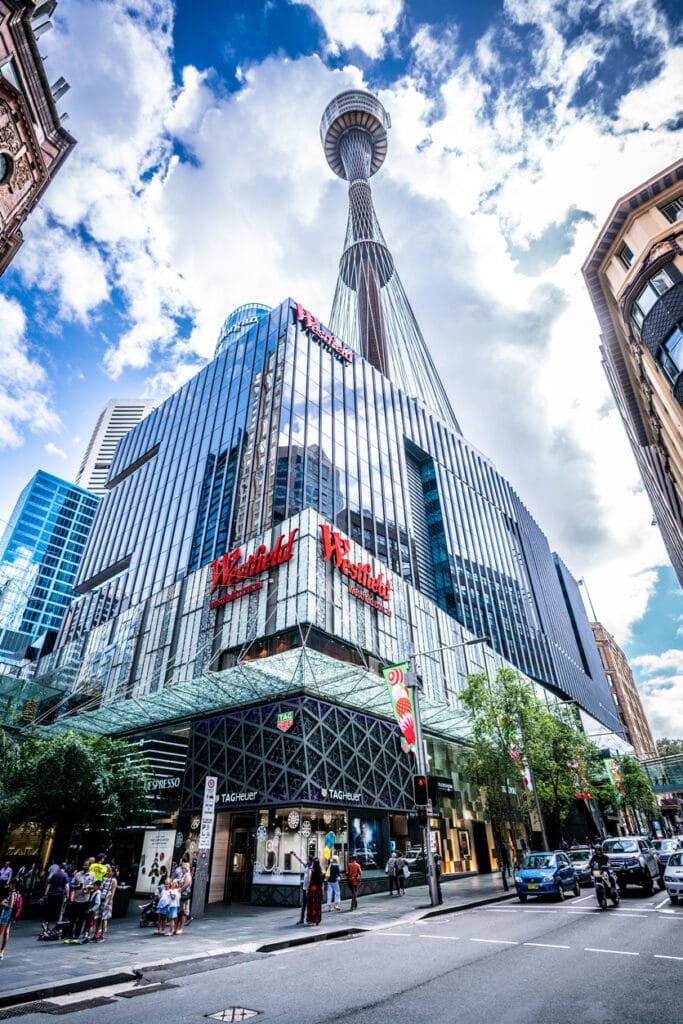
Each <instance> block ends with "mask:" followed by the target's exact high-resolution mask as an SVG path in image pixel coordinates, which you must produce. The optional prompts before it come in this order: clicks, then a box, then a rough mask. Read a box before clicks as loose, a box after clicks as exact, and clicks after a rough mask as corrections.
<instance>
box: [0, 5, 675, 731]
mask: <svg viewBox="0 0 683 1024" xmlns="http://www.w3.org/2000/svg"><path fill="white" fill-rule="evenodd" d="M53 22H54V29H53V31H51V32H49V33H47V34H45V35H43V36H42V37H41V39H40V50H41V53H43V55H44V56H45V58H46V71H47V74H48V79H49V80H50V81H54V80H56V79H57V78H58V77H59V76H60V75H63V76H64V77H65V78H66V79H67V80H68V81H69V83H70V85H71V89H70V91H69V92H68V93H67V94H66V95H65V96H64V98H63V99H62V100H61V101H60V104H59V109H60V112H63V113H66V114H68V120H67V121H66V126H67V127H68V129H69V130H70V131H71V132H72V134H73V135H74V136H75V137H76V138H77V140H78V145H77V147H76V149H75V150H74V152H73V154H72V155H71V156H70V157H69V159H68V161H67V162H66V164H65V165H64V167H63V168H62V170H61V171H60V173H59V175H58V176H57V178H56V179H55V181H54V183H53V184H52V185H51V187H50V189H49V190H48V192H47V193H46V195H45V197H44V198H43V200H42V201H41V204H40V206H39V207H38V208H37V209H36V210H35V211H34V212H33V213H32V214H31V216H30V218H29V219H28V221H27V222H26V225H25V229H24V238H25V241H24V245H23V247H22V249H21V250H20V253H19V255H18V256H17V257H16V258H15V260H14V262H13V264H12V265H11V267H10V269H9V270H8V271H7V272H6V273H5V274H4V276H3V277H2V278H1V279H0V371H1V372H0V465H1V466H2V478H3V487H2V493H1V494H0V520H2V521H6V520H7V519H8V517H9V515H10V512H11V509H12V507H13V505H14V502H15V500H16V498H17V496H18V495H19V492H20V490H21V489H22V487H23V486H24V485H25V483H26V482H27V481H28V479H29V478H30V477H31V476H32V475H33V473H34V472H35V471H36V470H37V469H39V468H42V469H45V470H47V471H48V472H52V473H54V474H56V475H57V476H61V477H64V478H65V479H73V478H74V477H75V474H76V472H77V469H78V465H79V462H80V459H81V457H82V455H83V452H84V448H85V445H86V444H87V441H88V438H89V436H90V433H91V431H92V429H93V427H94V424H95V421H96V419H97V416H98V414H99V412H100V411H101V408H102V407H103V406H104V404H105V403H106V402H107V401H108V400H109V399H110V398H127V397H138V396H143V395H144V396H151V397H154V398H155V399H158V400H162V399H163V398H164V397H166V396H167V395H168V394H170V393H171V392H172V391H174V390H175V389H176V388H177V387H178V386H179V385H180V384H181V383H182V382H184V381H185V380H186V379H188V377H189V376H191V375H192V374H194V373H195V372H196V371H197V370H198V369H200V368H201V366H202V365H204V364H205V362H206V360H207V359H210V358H211V356H212V353H213V350H214V346H215V343H216V339H217V336H218V332H219V329H220V326H221V323H222V322H223V320H224V319H225V317H226V316H227V315H228V313H229V312H230V311H231V310H232V309H234V308H235V307H236V306H238V305H240V304H241V303H243V302H248V301H259V302H265V303H267V304H269V305H275V304H277V303H279V302H280V301H282V300H283V299H284V298H286V297H287V296H290V295H291V296H293V297H294V298H296V299H297V300H299V301H301V302H302V303H303V304H304V306H306V307H307V308H308V309H311V310H313V311H314V312H315V314H316V315H317V316H319V317H320V319H321V320H323V321H325V320H326V319H327V317H328V315H329V310H330V307H331V302H332V296H333V293H334V285H335V280H336V272H337V264H338V260H339V256H340V254H341V248H342V243H343V239H344V231H345V226H346V202H347V200H346V189H345V186H344V183H343V182H341V181H340V180H339V179H337V178H335V176H334V175H333V174H332V172H331V171H330V170H329V168H328V167H327V165H326V163H325V160H324V157H323V153H322V149H321V146H320V139H319V133H318V131H319V123H320V117H321V114H322V112H323V110H324V108H325V106H326V104H327V103H328V102H329V100H330V99H331V98H332V97H333V96H334V95H336V94H337V93H338V92H340V91H342V90H343V89H346V88H349V87H362V88H367V89H370V90H371V91H373V92H375V93H377V95H378V96H379V97H380V99H381V101H382V102H383V104H384V105H385V107H386V108H387V109H388V111H389V112H390V115H391V119H392V127H391V130H390V132H389V150H388V155H387V159H386V162H385V164H384V166H383V167H382V169H381V171H380V172H379V173H378V174H377V175H376V176H375V177H374V178H373V180H372V186H373V196H374V201H375V208H376V211H377V215H378V218H379V221H380V224H381V225H382V230H383V233H384V235H385V238H386V240H387V242H388V244H389V246H390V248H391V250H392V253H393V255H394V258H395V262H396V266H397V268H398V271H399V273H400V276H401V279H402V281H403V285H404V287H405V289H406V292H407V294H408V296H409V299H410V301H411V305H412V306H413V309H414V311H415V313H416V316H417V319H418V322H419V323H420V325H421V327H422V331H423V334H424V336H425V338H426V340H427V343H428V345H429V346H430V349H431V351H432V354H433V356H434V359H435V362H436V365H437V368H438V370H439V372H440V374H441V376H442V378H443V380H444V382H445V385H446V388H447V390H448V393H449V395H450V398H451V402H452V404H453V407H454V409H455V412H456V415H457V417H458V420H459V422H460V425H461V427H462V429H463V432H464V434H465V435H466V437H467V438H468V439H469V440H470V441H471V442H473V443H474V444H475V445H476V446H477V447H478V448H480V449H481V451H483V452H484V453H485V454H486V455H487V456H488V457H489V458H491V459H492V460H493V462H494V463H495V464H496V465H497V466H498V468H499V469H500V470H501V471H502V472H503V473H504V474H505V475H506V476H507V477H508V479H509V480H510V481H511V482H512V484H513V486H514V487H515V488H516V490H517V491H518V492H519V494H520V495H521V497H522V499H523V501H524V502H525V504H526V505H527V507H528V508H529V509H530V511H531V513H532V515H533V516H534V518H535V519H536V520H537V522H538V523H539V524H540V525H541V527H542V529H543V530H544V532H545V533H546V534H547V536H548V538H549V540H550V543H551V546H552V547H553V549H554V550H557V551H558V552H559V553H560V554H561V556H562V557H563V559H564V561H565V562H566V563H567V565H568V566H569V568H570V569H571V571H572V572H573V574H574V575H575V576H576V577H577V578H583V579H584V580H585V582H586V588H587V589H588V592H589V594H590V599H591V601H592V603H593V606H594V608H595V612H596V615H597V617H598V618H599V619H600V621H601V622H603V624H604V625H605V626H606V627H607V628H608V629H609V630H610V631H611V632H612V633H613V634H614V636H615V638H616V639H617V641H618V642H619V643H620V644H621V645H622V646H623V648H624V650H625V652H626V654H627V656H628V657H629V659H630V663H631V666H632V668H633V671H634V674H635V676H636V679H637V682H638V685H639V688H640V691H641V694H642V696H643V701H644V704H645V707H646V710H647V712H648V715H649V718H650V722H651V724H652V727H653V730H654V732H655V735H657V736H665V735H669V736H672V735H673V736H683V652H682V651H681V647H682V645H681V637H682V636H683V606H682V602H681V589H680V587H679V586H678V584H677V581H676V578H675V575H674V573H673V570H672V569H671V567H670V565H669V563H668V560H667V556H666V553H665V550H664V546H663V544H662V541H661V538H660V536H659V533H658V531H657V529H656V527H655V526H653V525H652V518H653V517H652V511H651V508H650V506H649V502H648V499H647V496H646V495H645V493H644V490H643V487H642V483H641V481H640V478H639V475H638V472H637V469H636V465H635V462H634V460H633V457H632V455H631V452H630V449H629V447H628V444H627V441H626V436H625V433H624V430H623V427H622V425H621V421H620V419H619V416H618V414H617V412H616V409H615V407H614V404H613V401H612V398H611V394H610V391H609V388H608V385H607V381H606V377H605V375H604V372H603V370H602V368H601V365H600V356H599V331H598V324H597V320H596V317H595V315H594V312H593V309H592V306H591V304H590V301H589V298H588V294H587V291H586V288H585V285H584V283H583V279H582V277H581V272H580V268H581V265H582V263H583V261H584V260H585V258H586V256H587V254H588V252H589V250H590V248H591V245H592V243H593V241H594V239H595V237H596V234H597V232H598V231H599V229H600V228H601V227H602V225H603V223H604V221H605V220H606V218H607V216H608V214H609V212H610V209H611V208H612V206H613V204H614V203H615V202H616V200H617V199H618V198H619V197H620V196H621V195H623V194H624V193H626V192H628V191H630V190H631V189H632V188H633V187H635V186H636V185H637V184H639V183H640V182H641V181H644V180H645V179H646V178H649V177H650V176H651V175H652V174H654V173H655V172H657V171H659V170H660V169H662V168H664V167H666V166H667V165H669V164H670V163H672V162H673V161H674V160H675V159H677V158H678V157H679V156H680V131H679V129H680V126H681V125H682V124H683V111H682V109H681V97H683V59H682V57H683V54H682V52H681V51H682V49H683V46H682V43H681V21H680V5H679V4H678V2H677V0H507V2H504V3H497V2H492V0H481V2H479V3H478V4H476V5H473V4H470V3H464V2H461V0H458V2H450V3H448V2H444V0H372V3H370V2H365V3H364V2H361V0H346V2H343V3H340V2H338V0H212V2H211V3H209V2H207V0H193V2H190V0H178V2H177V3H175V4H174V3H172V2H171V0H137V2H136V0H129V2H123V0H60V2H59V6H58V7H57V10H56V12H55V15H54V17H53ZM2 525H3V522H0V527H1V526H2ZM584 593H585V589H584Z"/></svg>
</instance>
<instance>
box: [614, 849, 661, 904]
mask: <svg viewBox="0 0 683 1024" xmlns="http://www.w3.org/2000/svg"><path fill="white" fill-rule="evenodd" d="M602 852H603V853H605V854H607V857H608V858H609V863H610V867H611V869H612V871H614V873H615V875H616V876H617V882H618V883H619V888H620V889H624V888H626V886H627V885H639V886H640V887H641V889H642V890H643V892H644V893H645V895H646V896H651V895H652V893H653V892H654V891H655V884H657V885H658V886H659V887H660V888H661V886H662V883H661V881H660V878H659V862H658V861H657V856H656V854H655V852H654V850H653V849H652V847H651V846H650V845H649V843H648V842H647V840H645V839H640V838H639V837H638V836H623V837H622V838H621V839H605V840H604V841H603V844H602Z"/></svg>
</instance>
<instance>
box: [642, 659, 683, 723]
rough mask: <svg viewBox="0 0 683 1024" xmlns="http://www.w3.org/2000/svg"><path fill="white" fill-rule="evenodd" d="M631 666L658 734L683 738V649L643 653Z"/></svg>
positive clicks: (648, 714)
mask: <svg viewBox="0 0 683 1024" xmlns="http://www.w3.org/2000/svg"><path fill="white" fill-rule="evenodd" d="M631 666H632V668H633V669H634V670H635V673H636V675H637V676H638V684H639V689H640V693H641V697H642V700H643V706H644V707H645V712H646V714H647V717H648V720H649V722H650V726H651V728H652V731H653V733H654V734H655V736H657V737H659V738H661V737H663V736H673V737H677V736H679V737H683V651H681V650H668V651H663V652H662V653H661V654H646V655H641V656H640V657H638V658H633V659H631Z"/></svg>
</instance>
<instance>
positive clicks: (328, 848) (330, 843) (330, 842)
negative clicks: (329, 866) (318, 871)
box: [323, 832, 334, 860]
mask: <svg viewBox="0 0 683 1024" xmlns="http://www.w3.org/2000/svg"><path fill="white" fill-rule="evenodd" d="M333 851H334V832H328V833H327V835H326V836H325V849H324V850H323V860H329V859H330V857H331V856H332V853H333Z"/></svg>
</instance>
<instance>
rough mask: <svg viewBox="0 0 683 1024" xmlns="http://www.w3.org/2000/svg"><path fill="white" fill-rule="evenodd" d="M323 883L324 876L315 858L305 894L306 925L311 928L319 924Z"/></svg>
mask: <svg viewBox="0 0 683 1024" xmlns="http://www.w3.org/2000/svg"><path fill="white" fill-rule="evenodd" d="M324 882H325V876H324V875H323V870H322V868H321V867H320V861H319V860H318V858H317V857H315V858H314V860H313V865H312V867H311V873H310V876H309V879H308V893H307V904H308V923H309V925H311V926H314V925H317V924H320V921H321V919H322V908H323V884H324Z"/></svg>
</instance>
